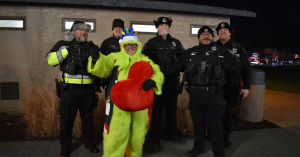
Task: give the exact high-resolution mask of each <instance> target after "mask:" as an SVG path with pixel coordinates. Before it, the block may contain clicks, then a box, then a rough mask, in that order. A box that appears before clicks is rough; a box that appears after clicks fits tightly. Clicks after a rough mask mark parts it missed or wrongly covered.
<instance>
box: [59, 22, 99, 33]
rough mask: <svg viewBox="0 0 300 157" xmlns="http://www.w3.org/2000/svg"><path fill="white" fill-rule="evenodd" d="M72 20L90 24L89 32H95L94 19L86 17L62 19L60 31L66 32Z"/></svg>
mask: <svg viewBox="0 0 300 157" xmlns="http://www.w3.org/2000/svg"><path fill="white" fill-rule="evenodd" d="M74 21H84V22H85V23H87V24H89V25H91V32H96V20H93V19H92V20H88V19H62V26H63V28H62V31H63V32H67V31H69V30H70V29H71V27H72V25H73V23H74Z"/></svg>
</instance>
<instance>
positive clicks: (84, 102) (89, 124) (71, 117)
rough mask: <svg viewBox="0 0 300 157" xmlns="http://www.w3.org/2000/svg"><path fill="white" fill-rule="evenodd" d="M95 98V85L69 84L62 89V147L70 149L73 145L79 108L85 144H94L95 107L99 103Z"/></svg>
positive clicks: (60, 110)
mask: <svg viewBox="0 0 300 157" xmlns="http://www.w3.org/2000/svg"><path fill="white" fill-rule="evenodd" d="M95 98H96V95H95V89H94V88H93V85H80V84H69V85H68V87H67V89H65V90H64V91H62V93H61V98H60V107H59V114H60V116H61V130H60V140H61V141H60V144H61V149H63V150H68V149H70V148H71V146H72V131H73V126H74V121H75V118H76V115H77V111H78V110H79V112H80V117H81V123H82V136H83V140H84V144H85V145H91V144H92V142H93V109H94V108H95V107H96V105H97V102H96V99H95Z"/></svg>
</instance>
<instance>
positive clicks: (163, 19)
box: [153, 17, 172, 28]
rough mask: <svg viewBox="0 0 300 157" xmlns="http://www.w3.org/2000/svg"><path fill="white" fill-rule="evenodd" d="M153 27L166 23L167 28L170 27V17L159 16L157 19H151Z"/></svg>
mask: <svg viewBox="0 0 300 157" xmlns="http://www.w3.org/2000/svg"><path fill="white" fill-rule="evenodd" d="M153 21H154V24H155V27H156V28H157V27H158V26H159V25H161V24H168V25H169V28H171V24H172V19H171V18H170V17H159V18H158V19H157V21H155V20H153Z"/></svg>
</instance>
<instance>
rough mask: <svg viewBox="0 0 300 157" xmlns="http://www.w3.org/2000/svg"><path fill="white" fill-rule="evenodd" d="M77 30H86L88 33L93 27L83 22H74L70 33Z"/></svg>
mask: <svg viewBox="0 0 300 157" xmlns="http://www.w3.org/2000/svg"><path fill="white" fill-rule="evenodd" d="M77 29H86V30H87V31H91V25H89V24H87V23H85V22H83V21H74V23H73V25H72V27H71V29H70V32H72V31H74V30H77Z"/></svg>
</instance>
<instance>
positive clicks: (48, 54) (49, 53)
mask: <svg viewBox="0 0 300 157" xmlns="http://www.w3.org/2000/svg"><path fill="white" fill-rule="evenodd" d="M51 53H53V52H48V53H47V56H46V59H47V62H48V60H49V57H50V55H51Z"/></svg>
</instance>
